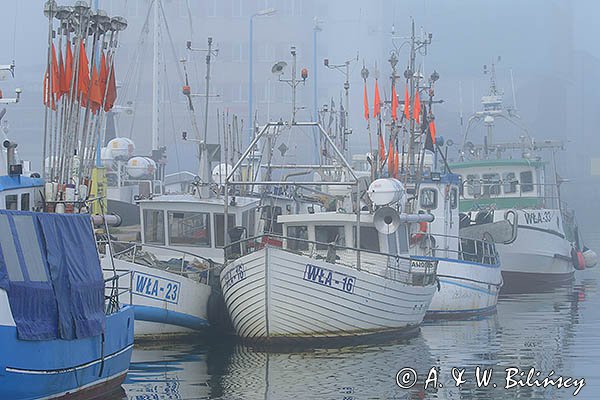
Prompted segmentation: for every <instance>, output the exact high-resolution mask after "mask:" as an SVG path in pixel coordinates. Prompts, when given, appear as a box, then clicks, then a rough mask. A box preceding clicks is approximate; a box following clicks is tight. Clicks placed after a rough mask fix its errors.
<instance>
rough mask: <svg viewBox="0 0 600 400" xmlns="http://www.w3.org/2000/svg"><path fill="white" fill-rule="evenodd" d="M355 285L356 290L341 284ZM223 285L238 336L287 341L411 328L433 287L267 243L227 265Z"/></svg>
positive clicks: (422, 309) (420, 315) (251, 339)
mask: <svg viewBox="0 0 600 400" xmlns="http://www.w3.org/2000/svg"><path fill="white" fill-rule="evenodd" d="M365 265H366V263H365ZM380 268H381V267H380ZM321 271H323V273H321ZM350 280H351V282H352V284H351V287H350V286H348V285H347V284H344V283H343V282H350ZM221 288H222V291H223V295H224V299H225V304H226V306H227V309H228V311H229V314H230V317H231V319H232V323H233V326H234V328H235V331H236V332H237V334H238V335H239V336H240V337H242V338H243V339H246V340H249V341H260V342H270V343H286V342H289V341H290V340H294V341H298V340H309V341H311V342H314V341H315V340H328V339H334V338H335V339H336V340H342V339H344V338H346V339H348V338H357V337H367V336H371V335H375V334H385V333H391V334H393V333H397V332H398V331H404V330H414V329H415V327H418V326H419V325H420V324H421V322H422V320H423V317H424V316H425V312H426V310H427V308H428V307H429V304H430V302H431V298H432V296H433V293H434V291H435V288H436V286H435V284H430V285H428V286H412V285H408V284H406V283H402V282H400V281H396V280H392V279H389V278H385V277H383V276H381V275H380V274H375V273H372V272H368V271H366V270H362V271H358V270H357V269H356V268H351V267H349V266H346V265H341V264H338V263H328V262H326V261H325V260H318V259H314V258H311V257H308V256H306V255H301V254H297V253H293V252H290V251H287V250H284V249H281V248H278V247H271V246H267V247H265V248H263V249H261V250H258V251H255V252H254V253H251V254H248V255H245V256H242V257H240V258H239V259H237V260H235V261H234V262H232V263H229V264H228V265H227V266H225V267H224V269H223V271H222V272H221Z"/></svg>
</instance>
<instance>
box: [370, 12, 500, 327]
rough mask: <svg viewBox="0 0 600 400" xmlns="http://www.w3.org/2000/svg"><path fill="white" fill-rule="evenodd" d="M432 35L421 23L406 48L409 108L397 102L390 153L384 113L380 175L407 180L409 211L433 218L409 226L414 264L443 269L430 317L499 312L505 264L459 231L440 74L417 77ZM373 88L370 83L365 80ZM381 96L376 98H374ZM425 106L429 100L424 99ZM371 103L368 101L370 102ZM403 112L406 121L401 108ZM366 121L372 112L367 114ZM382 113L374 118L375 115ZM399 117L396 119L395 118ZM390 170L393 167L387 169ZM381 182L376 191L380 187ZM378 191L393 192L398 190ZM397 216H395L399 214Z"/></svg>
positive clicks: (394, 60) (491, 248)
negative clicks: (440, 107)
mask: <svg viewBox="0 0 600 400" xmlns="http://www.w3.org/2000/svg"><path fill="white" fill-rule="evenodd" d="M431 41H432V35H431V34H428V35H424V34H421V35H416V34H415V29H414V22H413V24H412V32H411V35H410V36H409V40H408V41H407V44H408V45H409V46H410V50H409V60H408V63H407V68H406V70H405V71H404V72H403V74H402V75H403V76H404V77H405V79H406V81H405V85H406V86H405V98H404V101H398V100H396V101H392V110H391V111H392V112H391V114H392V118H391V121H389V132H390V137H389V139H388V140H389V146H388V149H387V154H386V149H385V142H386V141H388V140H385V139H384V138H383V137H382V136H383V135H382V134H381V133H379V132H381V126H382V121H381V119H382V118H381V113H377V114H379V115H378V117H379V118H378V120H377V125H378V136H379V140H378V141H379V146H378V149H377V152H376V153H377V154H379V159H380V160H381V161H379V162H376V163H374V166H375V168H376V174H375V175H379V176H381V175H382V174H385V172H386V171H385V170H386V169H387V174H388V177H391V178H396V179H398V180H400V181H401V182H402V183H403V184H404V185H405V187H406V192H407V201H406V209H407V210H410V211H411V212H413V213H415V214H423V215H429V216H430V217H431V219H430V220H426V221H421V222H420V223H418V224H416V223H413V224H411V225H410V226H409V235H410V238H409V253H410V255H411V256H412V257H419V258H421V259H423V260H427V261H430V262H435V263H436V264H437V278H438V281H439V290H438V291H436V293H435V295H434V297H433V300H432V302H431V305H430V307H429V310H428V318H453V317H460V318H463V317H467V316H471V315H481V314H485V313H490V312H494V311H495V308H496V303H497V301H498V294H499V291H500V288H501V286H502V283H503V282H502V277H501V272H500V258H499V257H498V254H497V252H496V249H495V245H494V243H492V242H491V241H489V239H488V238H487V237H471V236H464V235H462V233H461V232H460V231H459V223H458V222H459V211H458V198H459V196H458V194H459V189H460V181H459V177H458V175H456V174H452V173H450V172H449V171H448V170H447V168H446V158H445V155H444V153H443V151H442V146H443V143H444V139H443V137H441V136H440V137H436V129H435V116H434V114H433V106H434V104H437V103H438V102H439V100H436V98H435V84H436V82H437V80H438V79H439V74H438V73H437V71H435V70H434V71H433V72H432V73H431V75H430V76H429V77H428V78H425V76H424V73H423V72H422V71H419V70H417V68H418V67H417V62H416V56H417V54H419V51H420V50H421V49H427V47H428V46H429V45H430V44H431ZM389 61H390V65H391V67H392V74H391V76H392V85H394V86H393V87H392V93H393V96H396V94H395V93H396V90H395V85H396V82H397V81H398V78H399V77H400V76H401V75H400V74H399V71H397V69H396V66H397V64H398V57H397V55H396V54H395V53H393V54H392V56H391V57H390V60H389ZM365 82H366V79H365ZM378 97H379V95H378V93H376V95H375V98H376V99H377V98H378ZM421 99H422V100H421ZM365 103H366V102H365ZM399 103H402V104H403V105H404V109H403V112H402V115H401V116H398V111H397V110H394V108H399ZM365 114H366V113H365ZM374 114H375V113H374ZM395 115H396V118H394V116H395ZM386 167H387V168H386ZM376 182H377V181H375V182H373V183H372V184H371V185H372V186H373V185H375V183H376ZM379 190H383V191H389V192H392V191H393V186H390V187H389V188H385V185H383V186H382V187H381V188H379ZM392 217H393V215H392Z"/></svg>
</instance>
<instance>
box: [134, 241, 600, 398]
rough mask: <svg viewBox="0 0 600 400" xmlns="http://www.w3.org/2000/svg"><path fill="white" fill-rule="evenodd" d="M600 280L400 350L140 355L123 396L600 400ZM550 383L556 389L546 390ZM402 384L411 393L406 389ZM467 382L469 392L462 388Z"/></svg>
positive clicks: (165, 347) (461, 323) (503, 307)
mask: <svg viewBox="0 0 600 400" xmlns="http://www.w3.org/2000/svg"><path fill="white" fill-rule="evenodd" d="M598 243H600V242H598ZM593 244H594V245H596V243H593ZM596 248H597V245H596ZM599 273H600V270H593V269H590V270H586V271H582V272H577V273H576V279H575V281H574V282H573V283H572V284H569V285H567V286H562V287H558V288H553V289H551V290H544V288H537V289H539V290H538V293H528V294H511V295H502V296H501V298H500V301H499V303H498V310H497V313H495V314H493V315H490V316H487V317H480V318H477V319H471V320H449V321H444V322H427V323H425V324H424V325H423V327H422V328H421V330H420V333H419V334H418V335H417V336H416V337H413V338H410V339H405V340H400V341H397V342H395V343H389V342H387V343H376V344H369V345H364V346H358V347H351V348H341V349H328V350H317V351H310V352H307V351H300V350H298V351H294V350H293V349H291V351H289V352H285V353H281V352H280V353H273V352H269V353H267V352H263V351H257V350H253V349H251V348H248V347H245V346H243V345H241V344H238V343H233V342H224V341H222V340H214V339H213V340H210V341H201V340H194V341H191V342H190V341H185V342H177V343H176V342H169V343H152V344H143V345H137V347H136V349H135V352H134V355H133V360H132V364H131V369H130V372H129V374H128V376H127V380H126V382H125V383H124V385H123V394H122V395H123V398H127V399H135V400H146V399H148V400H149V399H289V398H301V399H340V400H350V399H354V400H358V399H516V398H519V399H544V400H546V399H569V398H573V397H574V393H575V391H576V390H577V389H578V387H579V391H578V392H577V396H576V397H575V398H578V399H598V398H600V376H599V375H600V369H599V368H598V359H599V358H600V342H599V341H598V339H597V338H598V331H599V329H600V294H599V293H598V285H599V282H600V275H599ZM478 367H479V368H480V370H479V377H480V378H481V377H482V376H483V374H484V371H490V372H491V374H492V376H491V379H490V380H489V382H488V383H487V384H485V383H480V384H479V385H478V383H477V373H476V372H477V368H478ZM453 368H455V370H454V371H453ZM510 368H515V370H511V369H510ZM507 369H508V371H507ZM400 370H403V371H402V373H400V374H399V371H400ZM461 370H464V372H462V375H460V373H461ZM530 370H531V371H532V372H530ZM413 371H414V373H416V374H417V377H418V379H417V382H416V383H415V384H414V386H413V383H412V379H414V376H413V375H414V374H413ZM521 373H522V375H521ZM507 374H510V376H508V375H507ZM528 374H533V375H532V376H531V377H530V379H529V381H528V380H527V375H528ZM549 375H550V378H551V379H553V380H554V384H548V385H546V387H545V388H544V387H543V383H544V381H543V379H544V378H548V376H549ZM559 377H560V378H561V380H562V383H563V384H564V385H558V383H557V382H558V381H559V380H558V378H559ZM569 377H570V378H572V380H571V381H567V378H569ZM457 378H458V379H457ZM519 378H520V380H519ZM397 379H398V380H399V381H400V382H399V383H400V384H401V385H403V386H407V387H408V386H411V387H410V388H406V389H403V388H401V387H400V386H399V385H398V382H397ZM457 380H458V381H461V382H462V381H464V382H462V383H461V384H460V385H458V387H457ZM426 382H427V383H428V388H427V389H425V388H424V387H425V384H426ZM536 382H537V384H536ZM479 386H480V387H479ZM506 386H509V387H508V388H506ZM560 386H562V387H560ZM565 386H568V387H565ZM580 386H581V387H580Z"/></svg>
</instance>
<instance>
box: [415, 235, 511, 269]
mask: <svg viewBox="0 0 600 400" xmlns="http://www.w3.org/2000/svg"><path fill="white" fill-rule="evenodd" d="M444 242H445V243H446V244H447V245H442V243H444ZM452 242H454V243H458V246H457V247H456V248H452ZM420 247H421V249H423V253H424V254H425V255H428V256H432V257H445V258H450V259H452V258H454V259H458V260H462V261H469V262H474V263H478V264H486V265H494V266H495V265H499V263H500V257H499V256H498V251H497V250H496V245H495V243H494V242H493V241H492V240H485V239H470V238H464V237H461V236H456V235H445V234H437V233H423V238H422V239H421V242H420Z"/></svg>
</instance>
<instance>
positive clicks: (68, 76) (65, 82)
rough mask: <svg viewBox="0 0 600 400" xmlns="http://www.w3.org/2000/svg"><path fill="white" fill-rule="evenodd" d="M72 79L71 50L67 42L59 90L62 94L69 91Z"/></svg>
mask: <svg viewBox="0 0 600 400" xmlns="http://www.w3.org/2000/svg"><path fill="white" fill-rule="evenodd" d="M72 79H73V52H72V51H71V43H69V42H67V55H66V57H65V73H64V75H63V79H62V80H61V85H60V91H61V92H62V93H63V94H67V93H69V90H71V80H72Z"/></svg>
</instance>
